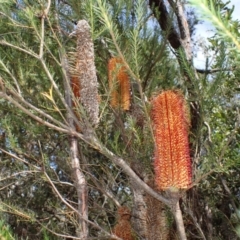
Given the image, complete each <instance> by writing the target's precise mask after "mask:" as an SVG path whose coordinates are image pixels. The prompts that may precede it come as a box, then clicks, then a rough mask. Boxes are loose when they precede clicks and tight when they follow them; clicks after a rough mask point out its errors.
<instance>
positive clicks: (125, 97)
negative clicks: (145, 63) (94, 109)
mask: <svg viewBox="0 0 240 240" xmlns="http://www.w3.org/2000/svg"><path fill="white" fill-rule="evenodd" d="M108 81H109V87H110V91H111V101H110V104H111V106H112V107H113V108H117V107H120V108H122V109H123V110H129V108H130V81H129V76H128V74H127V69H126V67H125V66H124V63H123V61H122V59H121V58H119V57H114V58H111V59H110V60H109V62H108Z"/></svg>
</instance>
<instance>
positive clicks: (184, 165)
mask: <svg viewBox="0 0 240 240" xmlns="http://www.w3.org/2000/svg"><path fill="white" fill-rule="evenodd" d="M187 109H188V108H187V105H186V102H185V99H184V97H183V95H182V94H181V93H180V92H179V91H173V90H168V91H164V92H162V93H161V94H159V95H158V96H157V97H155V98H154V99H153V100H152V110H151V118H152V122H153V131H154V138H155V156H154V169H155V184H156V186H157V188H158V189H159V190H168V189H186V188H188V187H189V186H190V185H191V181H192V171H191V160H190V151H189V142H188V130H189V125H190V120H189V112H188V111H187Z"/></svg>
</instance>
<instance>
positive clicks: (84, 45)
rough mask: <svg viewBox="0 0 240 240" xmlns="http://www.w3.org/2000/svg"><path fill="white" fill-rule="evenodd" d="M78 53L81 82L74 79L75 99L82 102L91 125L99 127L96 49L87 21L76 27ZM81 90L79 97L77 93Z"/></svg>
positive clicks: (77, 64)
mask: <svg viewBox="0 0 240 240" xmlns="http://www.w3.org/2000/svg"><path fill="white" fill-rule="evenodd" d="M76 37H77V52H76V75H77V78H78V79H79V82H76V78H74V79H73V80H74V81H73V82H72V87H73V89H72V90H73V93H74V96H75V97H78V96H79V97H80V101H81V103H82V105H83V107H84V110H85V111H86V114H87V116H88V119H89V121H90V123H91V124H93V125H97V123H98V121H99V119H98V114H99V101H98V98H99V97H98V82H97V75H96V68H95V63H94V48H93V41H92V38H91V33H90V26H89V24H88V23H87V21H85V20H80V21H78V23H77V27H76ZM77 90H79V91H80V93H79V95H78V94H76V95H75V91H77Z"/></svg>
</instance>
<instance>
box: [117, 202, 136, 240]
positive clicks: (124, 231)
mask: <svg viewBox="0 0 240 240" xmlns="http://www.w3.org/2000/svg"><path fill="white" fill-rule="evenodd" d="M130 218H131V213H130V210H129V209H128V208H127V207H125V206H122V207H119V208H118V221H117V224H116V226H115V227H114V229H113V233H114V234H115V235H116V236H117V237H119V238H121V239H123V240H134V239H135V238H134V234H133V231H132V228H131V223H130Z"/></svg>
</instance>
